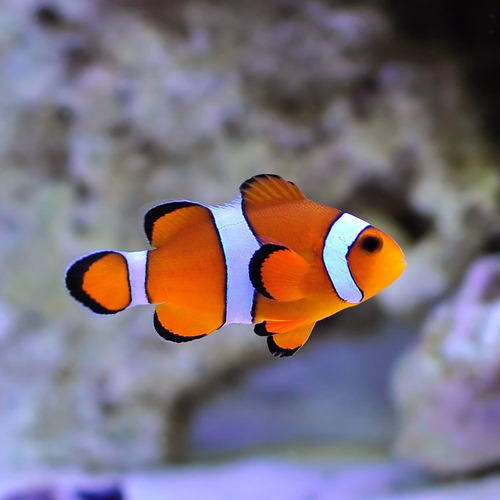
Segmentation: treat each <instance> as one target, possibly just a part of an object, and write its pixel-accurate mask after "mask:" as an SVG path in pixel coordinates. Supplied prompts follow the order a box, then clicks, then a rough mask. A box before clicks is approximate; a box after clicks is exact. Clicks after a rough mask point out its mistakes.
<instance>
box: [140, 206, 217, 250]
mask: <svg viewBox="0 0 500 500" xmlns="http://www.w3.org/2000/svg"><path fill="white" fill-rule="evenodd" d="M206 210H208V208H207V207H205V206H203V205H200V204H198V203H194V202H192V201H170V202H167V203H162V204H160V205H156V206H155V207H153V208H152V209H151V210H149V211H148V212H147V213H146V215H145V216H144V231H145V233H146V236H147V238H148V241H149V243H150V244H151V245H152V246H154V247H156V248H158V247H161V246H162V245H164V244H165V243H166V242H167V241H168V240H169V239H171V238H172V237H174V236H175V234H176V233H177V232H178V231H180V230H181V229H183V228H185V227H186V225H189V224H193V223H195V222H196V220H199V219H200V216H204V215H205V211H206Z"/></svg>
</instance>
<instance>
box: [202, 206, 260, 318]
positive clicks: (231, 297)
mask: <svg viewBox="0 0 500 500" xmlns="http://www.w3.org/2000/svg"><path fill="white" fill-rule="evenodd" d="M208 208H210V210H211V211H212V214H213V216H214V219H215V224H216V226H217V229H218V230H219V236H220V239H221V242H222V247H223V249H224V255H225V257H226V266H227V298H226V304H227V309H226V323H225V324H229V323H240V324H245V325H249V324H251V323H252V304H253V295H254V288H253V285H252V283H251V282H250V276H249V271H248V264H249V262H250V259H251V258H252V256H253V254H254V253H255V252H256V251H257V250H258V249H259V248H260V245H259V242H258V241H257V239H256V238H255V236H254V235H253V233H252V231H251V230H250V228H249V227H248V224H247V221H246V219H245V217H244V215H243V209H242V206H241V199H240V198H237V199H236V200H234V201H233V202H232V203H230V204H227V205H219V206H217V207H208Z"/></svg>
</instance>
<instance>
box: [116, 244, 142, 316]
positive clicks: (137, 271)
mask: <svg viewBox="0 0 500 500" xmlns="http://www.w3.org/2000/svg"><path fill="white" fill-rule="evenodd" d="M117 253H120V254H121V255H123V256H124V257H125V258H126V259H127V264H128V279H129V282H130V294H131V295H132V301H131V302H130V304H129V306H128V307H132V306H140V305H144V304H149V300H148V297H147V295H146V262H147V258H148V251H147V250H142V251H140V252H117Z"/></svg>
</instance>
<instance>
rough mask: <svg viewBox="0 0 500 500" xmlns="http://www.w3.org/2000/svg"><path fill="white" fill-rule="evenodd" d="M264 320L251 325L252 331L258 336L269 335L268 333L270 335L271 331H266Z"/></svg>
mask: <svg viewBox="0 0 500 500" xmlns="http://www.w3.org/2000/svg"><path fill="white" fill-rule="evenodd" d="M266 323H267V322H266V321H263V322H262V323H257V324H256V325H255V326H254V327H253V331H254V332H255V333H256V334H257V335H258V336H259V337H269V335H272V333H270V332H268V331H267V328H266Z"/></svg>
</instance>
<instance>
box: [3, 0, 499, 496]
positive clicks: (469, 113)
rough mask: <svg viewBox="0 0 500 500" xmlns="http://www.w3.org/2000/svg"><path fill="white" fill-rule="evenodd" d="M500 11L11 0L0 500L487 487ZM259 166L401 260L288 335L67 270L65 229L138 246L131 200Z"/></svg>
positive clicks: (70, 238)
mask: <svg viewBox="0 0 500 500" xmlns="http://www.w3.org/2000/svg"><path fill="white" fill-rule="evenodd" d="M499 23H500V6H499V5H498V2H497V0H489V1H488V0H482V1H477V2H473V1H465V0H421V1H420V2H418V3H417V4H414V3H408V2H400V1H397V0H373V1H369V0H359V1H347V0H345V1H340V0H338V1H337V0H271V1H268V2H254V1H251V0H238V1H231V0H216V1H210V2H209V1H206V0H168V1H161V0H72V1H71V2H68V1H64V0H0V435H1V436H2V443H1V446H0V498H1V499H2V500H13V499H17V500H24V499H28V498H29V499H39V500H42V499H45V500H52V499H60V498H100V499H101V500H106V499H109V500H112V499H115V498H127V499H135V498H140V499H146V500H150V499H156V498H158V499H160V498H162V499H174V500H176V499H178V498H187V499H189V498H202V497H203V498H228V499H231V498H235V499H239V498H249V499H250V498H252V499H258V498H262V499H266V498H271V497H273V498H287V499H288V498H289V499H295V498H297V499H298V498H315V499H316V498H318V499H322V498H325V499H327V498H341V499H342V498H399V495H400V494H401V495H405V496H404V498H419V499H422V498H427V497H426V496H425V495H426V494H427V493H426V492H428V494H429V495H434V494H438V495H440V496H432V498H454V499H455V498H459V496H458V495H459V494H463V492H464V491H466V492H471V493H470V495H472V496H463V498H499V497H500V479H497V477H496V475H495V470H496V469H495V467H496V466H497V465H498V464H499V463H500V257H499V255H498V252H499V251H500V168H499V167H500V157H499V148H498V137H499V133H500V118H499V117H500V92H499V91H498V89H499V88H500V24H499ZM258 173H276V174H279V175H281V176H283V177H285V178H286V179H289V180H292V181H293V182H295V183H296V184H298V186H299V187H300V188H301V189H302V190H303V191H304V193H305V194H306V196H307V197H308V198H311V199H312V200H314V201H316V202H320V203H324V204H327V205H331V206H334V207H337V208H339V209H342V210H345V211H349V212H352V213H354V214H356V215H358V216H360V217H362V218H365V219H367V220H368V221H370V222H371V223H372V224H374V225H376V226H378V227H380V228H381V229H383V230H385V231H386V232H388V233H389V234H390V235H391V236H393V237H394V239H396V241H398V242H399V243H400V245H401V246H402V248H403V250H404V251H405V254H406V256H407V260H408V267H407V269H406V271H405V273H404V275H403V277H402V278H400V280H399V281H398V282H396V283H395V284H394V285H392V286H391V287H390V288H388V289H387V290H386V291H384V292H383V293H381V294H380V295H379V296H377V297H376V298H374V299H373V300H371V301H370V302H368V303H366V304H363V305H361V306H359V307H357V308H354V309H352V310H347V311H344V312H342V313H340V314H338V315H337V316H334V317H332V318H330V319H328V320H325V321H323V322H321V323H320V324H319V325H317V327H316V328H315V330H314V335H313V336H312V337H311V339H310V341H309V342H308V343H307V344H306V345H305V346H304V348H302V349H301V350H300V351H299V352H298V353H297V354H296V355H295V356H293V358H290V359H275V358H273V357H272V356H271V355H270V354H269V352H268V351H267V347H266V345H265V342H263V341H262V339H260V338H258V337H257V336H256V335H255V334H254V333H253V330H252V328H251V327H248V326H231V327H228V328H225V329H224V330H222V331H220V332H217V333H215V334H213V335H211V336H210V337H208V338H206V339H204V340H203V341H199V342H193V343H189V344H184V345H176V344H169V343H165V342H163V341H162V340H161V339H160V337H159V336H158V335H157V334H156V333H155V332H154V330H153V327H152V309H151V308H147V307H144V308H136V309H132V310H129V311H125V312H123V313H121V314H120V315H117V316H114V317H98V316H95V315H92V314H91V313H89V312H88V311H87V310H84V309H83V308H81V307H79V306H78V305H77V304H76V302H74V301H73V300H72V299H71V298H70V297H69V296H68V294H67V293H66V291H65V289H64V286H63V277H64V270H65V268H66V266H67V265H68V263H70V262H71V261H72V260H73V259H74V258H76V257H77V256H79V255H80V254H82V253H85V252H88V251H91V250H95V249H99V248H114V249H121V250H140V249H144V248H146V247H145V238H144V235H143V234H142V220H141V219H142V215H143V214H144V212H145V210H146V208H145V206H147V205H150V204H151V203H152V202H155V201H159V200H168V199H179V198H180V199H191V200H195V201H199V202H202V203H209V204H218V203H221V202H226V201H229V200H231V199H233V198H234V197H235V196H236V195H237V193H238V186H239V185H240V184H241V182H243V181H244V180H245V179H247V178H248V177H251V176H252V175H255V174H258ZM487 472H489V474H487ZM436 477H447V478H452V479H453V482H452V483H450V484H448V483H446V482H445V483H443V481H442V480H440V481H439V486H435V485H434V478H436ZM254 478H255V479H254ZM457 478H458V479H457ZM77 482H78V484H79V485H80V486H81V485H82V484H83V485H84V486H83V487H84V488H85V487H88V488H91V489H92V488H94V489H97V490H96V491H100V493H96V495H101V496H84V493H82V492H80V493H75V491H76V490H75V488H76V486H74V485H75V484H76V483H77ZM85 485H88V486H85ZM434 488H437V490H436V491H437V492H435V491H434ZM200 490H201V491H202V492H203V493H199V491H200ZM167 491H168V493H167ZM37 492H38V493H37ZM37 494H38V496H33V495H37ZM77 494H79V495H80V496H77V497H75V496H74V495H77ZM466 494H468V493H466ZM23 495H24V496H23ZM28 495H32V496H28ZM43 495H45V496H43ZM71 495H73V496H71ZM113 495H115V496H113ZM120 495H121V496H120ZM155 495H156V496H155ZM200 495H201V496H200ZM412 495H414V496H412ZM447 495H448V496H447ZM429 498H430V496H429Z"/></svg>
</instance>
